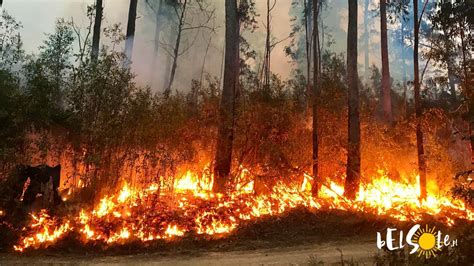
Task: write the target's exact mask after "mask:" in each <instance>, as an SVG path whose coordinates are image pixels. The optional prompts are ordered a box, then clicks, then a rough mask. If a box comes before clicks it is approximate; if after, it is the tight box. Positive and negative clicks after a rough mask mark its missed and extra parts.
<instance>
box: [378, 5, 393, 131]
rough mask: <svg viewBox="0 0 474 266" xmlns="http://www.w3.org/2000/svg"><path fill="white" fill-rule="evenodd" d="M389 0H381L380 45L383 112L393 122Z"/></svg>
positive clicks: (387, 119)
mask: <svg viewBox="0 0 474 266" xmlns="http://www.w3.org/2000/svg"><path fill="white" fill-rule="evenodd" d="M386 1H387V0H380V45H381V49H380V50H381V52H382V96H383V112H384V119H385V121H386V122H388V123H391V122H392V120H393V117H392V95H391V88H390V68H389V62H388V41H387V3H386Z"/></svg>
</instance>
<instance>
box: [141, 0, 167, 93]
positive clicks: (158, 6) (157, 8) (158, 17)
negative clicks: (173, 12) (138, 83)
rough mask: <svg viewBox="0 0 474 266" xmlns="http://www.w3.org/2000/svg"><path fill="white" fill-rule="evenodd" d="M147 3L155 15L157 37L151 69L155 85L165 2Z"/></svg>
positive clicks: (146, 1) (151, 79)
mask: <svg viewBox="0 0 474 266" xmlns="http://www.w3.org/2000/svg"><path fill="white" fill-rule="evenodd" d="M152 2H157V4H156V5H154V4H153V3H152ZM145 3H146V4H147V6H148V8H149V9H150V10H151V11H152V13H153V15H154V22H155V36H154V39H153V60H152V64H151V68H150V82H151V84H152V85H153V83H154V81H155V73H156V65H157V63H158V62H159V61H160V60H159V58H158V55H159V49H160V35H161V31H162V28H161V24H162V23H161V17H162V15H163V14H162V13H163V5H164V4H165V3H163V0H158V1H151V0H145Z"/></svg>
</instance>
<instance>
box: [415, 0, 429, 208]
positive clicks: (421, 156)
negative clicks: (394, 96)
mask: <svg viewBox="0 0 474 266" xmlns="http://www.w3.org/2000/svg"><path fill="white" fill-rule="evenodd" d="M413 21H414V23H415V29H414V30H415V36H414V43H413V46H414V48H413V66H414V75H415V76H414V83H415V84H414V87H415V88H414V90H415V113H416V146H417V151H418V171H419V175H420V200H424V199H426V162H425V151H424V147H423V131H422V128H421V119H422V117H421V116H422V106H421V96H420V85H421V84H420V69H419V66H418V40H419V30H420V26H419V23H418V0H414V1H413Z"/></svg>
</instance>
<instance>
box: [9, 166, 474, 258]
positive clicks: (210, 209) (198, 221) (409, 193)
mask: <svg viewBox="0 0 474 266" xmlns="http://www.w3.org/2000/svg"><path fill="white" fill-rule="evenodd" d="M242 173H243V174H242V175H246V174H248V172H247V171H242ZM379 173H380V175H379V176H376V177H374V178H373V179H372V180H373V181H372V182H371V183H368V184H364V185H362V186H361V188H360V190H359V193H358V197H357V199H356V200H354V201H349V200H346V199H345V198H343V197H342V196H341V195H342V193H343V187H342V186H340V185H338V184H336V183H333V182H331V183H330V184H328V186H327V187H326V186H323V188H322V190H321V193H320V197H319V198H318V199H316V198H313V197H312V196H311V194H310V191H309V189H310V185H309V182H308V179H309V178H310V177H309V176H306V177H305V178H304V181H303V185H301V184H299V185H298V184H283V183H279V184H277V185H276V186H274V187H273V190H272V192H271V193H269V194H266V195H255V194H254V193H252V191H253V184H254V182H249V183H248V184H247V185H238V186H237V187H238V188H239V190H236V191H235V192H233V193H230V194H229V195H222V194H214V193H212V192H210V187H212V181H213V179H212V176H198V175H197V174H194V173H192V172H190V171H187V172H186V173H185V174H184V175H182V176H181V177H180V178H177V179H175V182H174V188H173V191H166V190H163V189H159V188H160V186H159V184H151V185H149V186H148V187H147V188H143V189H138V188H137V189H135V188H132V187H130V186H129V185H128V184H126V183H125V184H123V186H122V188H121V189H120V191H119V192H118V193H116V194H114V195H106V196H104V197H103V198H102V199H101V200H100V202H99V203H98V204H97V205H96V206H94V207H93V208H91V209H82V210H80V212H79V213H77V214H75V215H70V216H67V217H63V218H59V217H51V216H50V215H48V213H46V211H41V212H39V213H36V214H31V217H32V223H31V225H30V226H28V227H27V228H24V235H23V237H22V239H21V241H20V242H19V243H18V244H17V245H15V246H14V249H15V250H16V251H19V252H23V251H24V250H26V249H29V248H34V249H37V248H44V247H47V246H50V245H54V243H55V242H56V241H57V240H59V239H60V238H62V237H64V236H65V235H66V234H68V233H72V232H75V233H78V235H79V236H80V241H81V242H83V243H89V242H101V243H104V244H106V245H113V244H118V245H120V244H123V243H126V242H129V241H141V242H147V241H152V240H157V239H164V240H173V239H177V238H179V237H183V236H186V235H192V234H194V235H214V236H217V237H224V236H226V235H228V234H229V233H232V232H233V231H234V230H235V229H236V228H237V227H238V226H239V225H240V224H241V223H243V222H245V221H249V220H253V219H257V218H259V217H267V216H274V215H280V214H282V213H284V212H285V211H288V210H290V209H293V208H295V207H306V208H308V209H310V210H314V211H315V210H318V209H323V210H324V209H338V210H345V211H351V212H362V213H369V214H374V215H380V216H386V217H391V218H394V219H396V220H401V221H407V220H410V221H420V220H421V219H422V216H423V215H432V216H433V217H435V218H436V219H438V220H439V221H440V222H442V223H444V224H446V225H448V226H450V225H453V223H454V219H467V220H471V221H472V220H474V212H473V211H472V210H470V209H469V208H467V207H466V206H465V204H464V203H463V202H462V201H458V200H453V199H451V198H449V197H447V196H440V195H435V194H429V196H428V197H427V199H426V200H425V201H423V202H421V203H420V201H419V186H418V185H417V184H410V183H408V182H407V183H402V182H395V181H392V180H391V179H390V178H389V177H387V175H386V174H385V173H384V171H379ZM245 178H247V179H248V177H242V179H245Z"/></svg>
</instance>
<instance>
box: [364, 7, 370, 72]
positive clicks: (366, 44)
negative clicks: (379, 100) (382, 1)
mask: <svg viewBox="0 0 474 266" xmlns="http://www.w3.org/2000/svg"><path fill="white" fill-rule="evenodd" d="M369 4H370V1H369V0H365V2H364V51H365V52H364V75H365V78H366V79H367V78H368V77H369V71H370V65H369Z"/></svg>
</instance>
